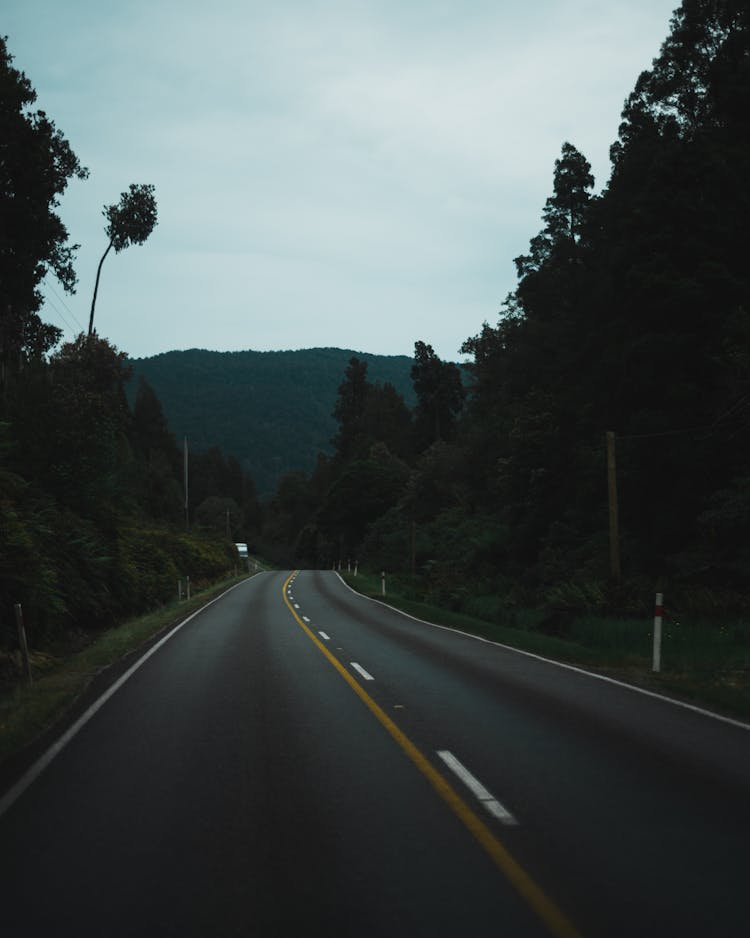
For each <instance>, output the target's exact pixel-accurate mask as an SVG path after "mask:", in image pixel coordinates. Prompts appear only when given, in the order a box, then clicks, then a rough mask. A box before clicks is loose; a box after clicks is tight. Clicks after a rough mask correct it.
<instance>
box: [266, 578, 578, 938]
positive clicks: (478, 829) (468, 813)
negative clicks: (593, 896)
mask: <svg viewBox="0 0 750 938" xmlns="http://www.w3.org/2000/svg"><path fill="white" fill-rule="evenodd" d="M297 573H298V571H296V570H295V571H293V572H292V573H291V574H290V575H289V577H288V579H287V580H286V581H285V583H284V586H283V590H282V595H283V597H284V602H285V603H286V606H287V608H288V609H289V612H291V614H292V616H293V617H294V620H295V622H296V623H297V625H299V627H300V628H301V629H302V630H303V632H305V634H306V635H307V637H308V638H309V639H310V641H311V642H312V643H313V644H314V645H315V646H316V647H317V649H318V651H320V653H321V654H322V655H325V657H326V658H327V659H328V660H329V661H330V663H331V664H332V665H333V667H334V668H335V669H336V670H337V671H338V672H339V674H340V675H341V677H343V679H344V680H345V681H346V682H347V684H348V685H349V686H350V687H351V689H352V690H353V691H354V693H355V694H356V695H357V696H358V697H359V698H360V700H361V701H362V702H363V703H364V704H365V706H366V707H367V708H368V710H370V712H371V713H372V714H373V716H374V717H375V718H376V719H377V720H378V722H379V723H380V724H381V725H382V726H383V727H384V728H385V729H386V730H387V731H388V732H389V733H390V735H391V736H392V737H393V739H394V740H395V741H396V742H397V743H398V745H399V746H400V747H401V749H402V750H403V751H404V752H405V753H406V755H407V756H408V757H409V758H410V759H411V761H412V762H413V763H414V765H415V766H416V767H417V768H418V769H419V771H420V772H421V773H422V774H423V775H424V776H425V778H426V779H427V781H428V782H429V783H430V784H431V785H432V787H433V788H434V789H435V791H436V792H437V793H438V794H439V795H440V797H441V798H442V799H443V801H445V803H446V804H447V805H448V806H449V807H450V809H451V810H452V811H453V813H454V814H455V815H456V816H457V817H458V818H459V820H460V821H461V822H462V823H463V824H464V825H465V827H467V828H468V830H469V831H470V832H471V833H472V834H473V835H474V837H475V838H476V840H478V841H479V843H480V844H481V846H482V847H483V848H484V849H485V851H486V852H487V853H488V854H489V855H490V857H491V858H492V860H493V861H494V862H495V865H496V866H497V867H498V868H499V869H500V871H501V872H502V873H503V875H504V876H505V877H506V879H507V880H508V881H509V882H510V883H511V885H512V886H513V887H514V888H515V890H516V891H517V892H518V893H519V894H520V895H521V896H522V897H523V898H524V899H525V900H526V902H527V904H528V905H529V906H530V907H531V908H532V910H533V911H534V912H535V913H536V914H537V915H538V916H539V918H540V919H541V920H542V921H543V922H544V923H545V925H546V926H547V927H548V928H549V930H550V932H551V933H552V934H553V935H555V936H557V938H581V936H580V934H579V932H578V931H577V930H576V928H575V927H574V926H573V924H572V923H571V922H570V921H569V920H568V919H567V918H566V917H565V915H564V914H563V913H562V912H561V911H560V909H559V908H558V907H557V906H556V905H555V903H554V902H553V901H552V900H551V899H550V898H549V897H548V896H547V895H546V894H545V893H544V892H543V891H542V890H541V888H540V887H539V886H537V884H536V883H535V882H534V880H533V879H532V878H531V877H530V876H529V874H528V873H527V872H526V871H525V870H524V869H523V867H522V866H521V865H520V864H519V863H518V862H517V861H516V860H515V858H514V857H513V856H512V855H511V854H510V853H509V851H508V850H507V849H506V848H505V847H504V846H503V845H502V844H501V843H500V841H499V840H498V839H497V837H496V836H495V835H494V834H493V833H492V831H491V830H490V829H489V828H488V827H487V825H486V824H485V823H484V821H482V819H481V818H480V817H479V816H478V815H477V814H476V813H475V812H474V811H473V810H472V809H471V807H470V806H469V805H468V804H467V803H466V802H465V801H464V800H463V798H462V797H461V796H460V795H459V794H458V792H457V791H456V790H455V788H453V786H452V785H451V784H450V782H448V781H447V779H445V778H444V777H443V776H442V775H441V774H440V772H438V771H437V769H436V768H435V767H434V766H433V765H432V763H431V762H430V761H429V760H428V759H427V757H426V756H424V755H423V754H422V752H420V750H419V749H417V747H416V746H415V745H414V743H413V742H412V741H411V740H410V739H409V738H408V736H406V734H405V733H404V732H403V731H402V730H400V729H399V727H398V726H397V725H396V724H395V723H394V722H393V720H392V719H391V718H390V717H389V716H388V714H387V713H386V712H385V711H384V710H383V709H382V707H380V706H379V705H378V704H377V703H375V701H374V700H373V699H372V697H370V695H369V694H368V693H367V691H365V689H364V688H363V687H362V685H361V684H360V683H359V682H358V681H357V680H356V679H355V678H354V677H353V675H352V674H350V673H349V671H347V669H346V668H345V667H344V665H342V664H341V662H340V661H339V660H338V658H336V657H335V655H333V654H332V653H331V652H330V651H329V650H328V649H327V648H326V646H325V645H324V644H323V642H321V641H320V639H319V638H318V637H317V636H316V635H315V634H314V632H313V631H312V630H311V629H309V628H308V627H307V625H305V623H304V622H303V621H302V619H301V618H300V616H299V615H298V614H297V611H296V610H295V609H294V607H293V606H292V604H291V603H290V601H289V599H288V597H287V587H288V585H289V583H290V582H291V580H292V578H293V577H294V576H296V575H297Z"/></svg>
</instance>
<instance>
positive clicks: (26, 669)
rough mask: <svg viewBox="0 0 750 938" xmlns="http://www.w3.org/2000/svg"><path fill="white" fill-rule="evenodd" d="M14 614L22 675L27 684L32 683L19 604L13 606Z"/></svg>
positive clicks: (27, 647) (21, 611) (21, 610)
mask: <svg viewBox="0 0 750 938" xmlns="http://www.w3.org/2000/svg"><path fill="white" fill-rule="evenodd" d="M14 609H15V612H16V625H17V626H18V644H19V645H20V647H21V661H22V663H23V673H24V677H25V678H26V680H27V682H28V683H29V684H31V683H32V681H33V678H32V676H31V662H30V661H29V646H28V644H27V642H26V628H25V627H24V624H23V609H22V608H21V603H16V604H15V606H14Z"/></svg>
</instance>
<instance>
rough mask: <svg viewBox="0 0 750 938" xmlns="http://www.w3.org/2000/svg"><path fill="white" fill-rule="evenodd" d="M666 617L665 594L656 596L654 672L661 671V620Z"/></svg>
mask: <svg viewBox="0 0 750 938" xmlns="http://www.w3.org/2000/svg"><path fill="white" fill-rule="evenodd" d="M663 615H664V594H663V593H657V594H656V605H655V607H654V664H653V667H652V670H653V671H661V620H662V617H663Z"/></svg>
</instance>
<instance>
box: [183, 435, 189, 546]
mask: <svg viewBox="0 0 750 938" xmlns="http://www.w3.org/2000/svg"><path fill="white" fill-rule="evenodd" d="M183 470H184V474H185V529H186V530H187V528H189V527H190V515H189V512H188V506H189V500H188V441H187V437H185V445H184V449H183Z"/></svg>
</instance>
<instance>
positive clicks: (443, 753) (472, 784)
mask: <svg viewBox="0 0 750 938" xmlns="http://www.w3.org/2000/svg"><path fill="white" fill-rule="evenodd" d="M437 754H438V755H439V756H440V758H441V759H442V760H443V762H444V763H445V764H446V765H447V766H448V768H449V769H450V770H451V772H453V773H454V774H455V775H456V776H457V777H458V778H460V779H461V781H462V782H463V783H464V785H466V787H467V788H468V789H469V791H471V793H472V794H473V795H474V796H475V797H476V798H477V799H478V800H479V801H480V802H481V803H482V805H484V807H485V808H486V810H487V811H489V813H490V814H491V815H492V816H493V817H495V818H497V820H498V821H501V822H502V823H503V824H507V825H508V826H509V827H515V826H516V825H517V824H518V821H517V820H516V819H515V818H514V817H513V815H512V814H511V813H510V811H508V809H507V808H506V807H505V806H504V805H502V804H501V803H500V802H499V801H498V800H497V798H495V796H494V795H492V794H490V792H488V791H487V789H486V788H485V787H484V785H483V784H482V783H481V782H480V781H479V779H478V778H476V777H475V776H474V775H472V774H471V772H470V771H469V770H468V769H467V768H466V766H465V765H463V764H462V763H461V762H459V761H458V759H457V758H456V757H455V756H454V755H453V753H452V752H449V751H448V750H447V749H438V750H437Z"/></svg>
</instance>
